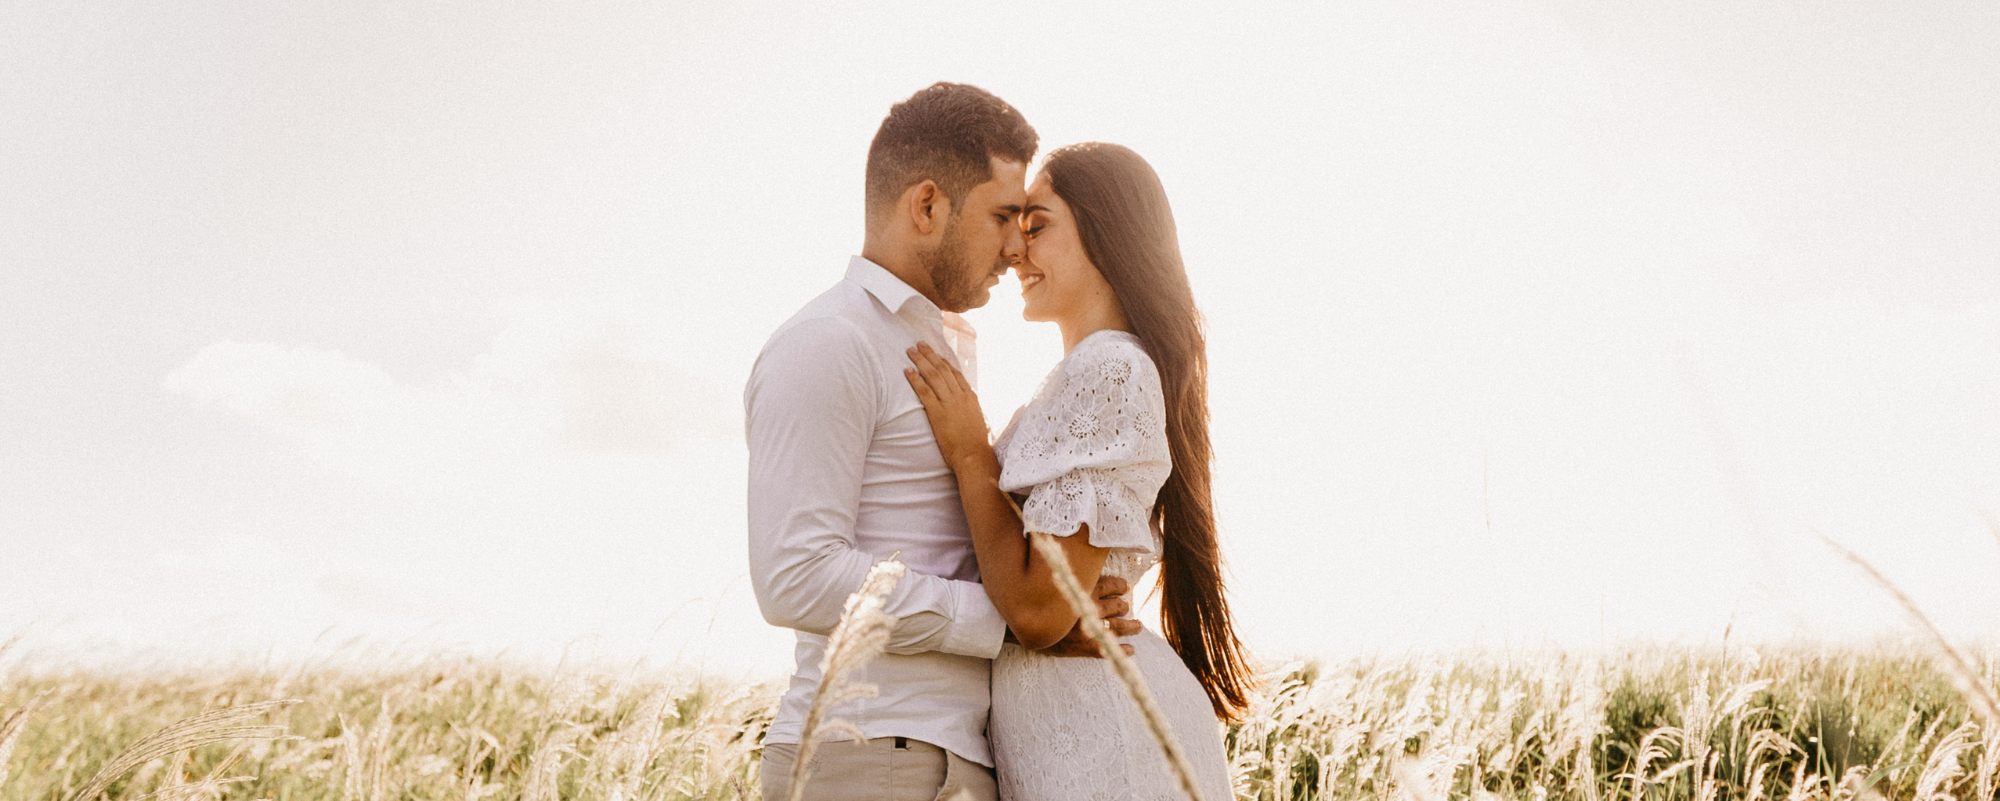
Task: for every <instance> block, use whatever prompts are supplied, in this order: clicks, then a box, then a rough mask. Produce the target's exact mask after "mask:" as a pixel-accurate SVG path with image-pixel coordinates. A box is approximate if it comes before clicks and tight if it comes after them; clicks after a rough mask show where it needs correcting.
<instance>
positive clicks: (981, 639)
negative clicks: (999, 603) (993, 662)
mask: <svg viewBox="0 0 2000 801" xmlns="http://www.w3.org/2000/svg"><path fill="white" fill-rule="evenodd" d="M949 586H950V587H951V606H952V610H951V623H950V625H947V626H945V629H944V647H942V648H939V649H938V650H940V651H943V652H945V653H948V654H958V655H960V656H976V657H979V658H981V659H992V658H994V657H997V656H999V655H1000V646H1001V645H1002V644H1004V643H1005V642H1006V640H1007V619H1006V618H1003V617H1001V616H1000V610H999V609H997V608H994V606H993V599H991V598H988V597H986V588H985V587H982V586H980V585H978V584H976V583H973V582H970V581H954V582H951V584H950V585H949Z"/></svg>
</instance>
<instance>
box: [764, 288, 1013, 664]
mask: <svg viewBox="0 0 2000 801" xmlns="http://www.w3.org/2000/svg"><path fill="white" fill-rule="evenodd" d="M879 369H880V367H879V366H878V365H876V364H875V363H874V359H873V358H872V357H871V356H870V354H869V353H868V351H867V343H866V342H864V341H863V340H862V339H861V337H860V333H859V332H858V331H856V330H854V328H853V327H852V325H851V324H849V323H847V322H846V321H844V320H841V319H838V318H821V319H813V320H804V321H801V322H799V323H797V324H796V325H794V326H793V327H792V328H791V329H789V330H787V331H785V332H783V333H781V334H779V335H778V336H777V337H776V338H774V339H773V340H772V341H771V343H770V345H768V346H766V347H765V349H764V353H763V355H762V356H760V357H758V359H757V365H756V367H755V368H753V369H752V370H751V373H750V383H749V386H748V387H746V388H745V389H744V397H743V402H744V424H745V433H746V435H747V438H748V440H749V445H750V482H749V505H750V520H749V523H750V583H751V586H752V587H753V588H754V589H755V591H756V595H757V606H758V608H759V609H760V610H762V611H763V613H764V619H765V620H766V621H768V622H769V623H770V624H771V625H774V626H783V627H785V628H790V629H797V630H799V631H804V632H809V633H813V634H821V635H824V634H827V633H829V632H831V631H832V630H833V627H834V625H835V624H836V623H838V622H839V621H840V613H841V609H842V607H843V606H844V605H845V604H846V602H847V596H849V595H850V594H852V593H853V592H854V591H855V590H857V589H859V588H860V587H861V581H862V578H863V577H864V576H866V575H867V573H868V567H869V566H870V565H872V564H874V563H875V562H876V561H878V560H879V559H880V558H882V557H884V556H887V554H881V555H876V554H870V553H866V552H864V551H861V550H859V549H857V548H856V547H855V546H854V522H855V517H856V515H857V513H858V511H859V509H860V504H861V473H862V466H863V465H864V464H865V462H866V460H867V456H868V445H869V442H870V440H871V439H872V438H873V436H874V431H875V410H876V409H877V408H878V407H879V404H880V402H881V398H880V397H879V393H880V392H881V381H880V377H879V376H878V375H877V373H878V372H879ZM883 611H884V612H886V613H888V614H889V615H890V616H891V617H894V618H895V619H896V626H895V628H894V629H893V630H892V631H891V633H890V637H889V649H888V650H889V652H890V653H899V654H910V653H919V652H923V651H942V652H945V653H952V654H961V655H965V656H978V657H985V658H992V657H994V656H996V655H998V654H999V653H1000V644H1001V639H1002V637H1003V636H1004V635H1005V633H1006V627H1007V624H1006V621H1004V620H1003V619H1001V617H1000V613H999V612H998V611H997V610H995V609H994V607H993V603H992V601H990V600H988V599H987V597H986V592H985V589H984V588H982V587H981V586H980V585H979V584H977V583H975V582H969V581H955V580H952V579H946V578H942V577H939V576H930V575H925V574H922V573H917V572H915V571H911V572H910V573H908V574H906V575H905V576H904V578H903V580H902V581H901V582H899V583H898V585H897V587H896V591H895V593H894V594H893V595H891V596H890V598H889V599H888V602H887V603H886V604H885V605H884V606H883Z"/></svg>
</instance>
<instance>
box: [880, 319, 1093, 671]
mask: <svg viewBox="0 0 2000 801" xmlns="http://www.w3.org/2000/svg"><path fill="white" fill-rule="evenodd" d="M910 360H911V361H912V362H914V363H915V365H916V367H915V368H914V369H908V370H904V371H903V372H904V377H905V378H907V379H909V382H910V387H911V388H912V389H914V390H916V393H917V399H918V400H920V401H922V402H923V404H924V413H925V414H926V415H928V416H929V417H930V421H931V430H932V432H933V433H935V434H936V437H937V443H938V450H939V452H941V453H942V454H943V455H944V457H945V463H946V464H948V465H950V466H951V469H952V472H953V473H954V474H955V475H956V476H957V477H958V495H959V500H960V503H962V504H963V505H964V507H965V521H966V523H967V525H969V526H970V527H971V529H972V547H973V552H974V554H975V555H976V556H977V557H978V559H979V575H980V581H981V583H983V584H984V585H985V587H986V595H987V597H989V598H991V599H993V605H994V607H996V608H997V609H999V610H1000V616H1001V617H1003V618H1006V620H1007V626H1008V628H1009V629H1011V630H1012V631H1013V633H1014V637H1015V639H1017V640H1019V641H1020V643H1021V645H1022V646H1023V647H1025V648H1029V649H1034V650H1039V649H1042V648H1047V647H1049V646H1050V645H1054V644H1055V643H1056V642H1057V641H1059V640H1062V639H1063V637H1064V635H1066V634H1068V633H1069V632H1070V630H1071V629H1072V628H1074V627H1075V626H1076V624H1077V616H1076V613H1075V612H1074V611H1073V610H1071V609H1070V607H1069V604H1068V602H1067V601H1065V600H1063V597H1062V595H1061V593H1060V592H1059V591H1058V590H1057V589H1056V583H1055V576H1054V574H1053V573H1052V572H1051V568H1050V567H1049V564H1048V562H1047V561H1046V560H1044V559H1042V557H1041V555H1040V554H1038V553H1035V550H1034V549H1033V548H1031V547H1029V546H1028V539H1027V537H1026V536H1024V535H1023V534H1022V530H1021V518H1020V516H1019V515H1018V514H1017V513H1016V512H1015V510H1014V505H1013V503H1012V501H1011V500H1010V499H1009V498H1008V497H1007V496H1006V494H1005V493H1003V492H1001V490H1000V461H999V459H998V458H997V457H995V456H994V454H993V446H992V445H991V444H990V443H989V442H988V435H987V429H986V417H985V414H984V413H983V412H982V411H981V410H980V408H979V397H978V395H977V394H975V393H974V392H973V391H972V387H971V386H970V385H969V384H968V383H966V381H965V377H964V376H962V375H960V374H959V372H958V370H957V369H956V368H954V367H952V366H951V364H950V363H949V362H946V361H945V360H944V359H943V357H940V356H939V355H938V354H937V353H935V352H934V351H932V350H931V349H930V347H929V346H927V345H919V346H917V347H916V348H912V349H911V350H910ZM1089 534H1090V532H1089V526H1088V525H1087V524H1086V525H1084V526H1083V527H1082V528H1081V529H1080V530H1078V531H1077V532H1076V533H1075V534H1074V535H1071V536H1067V537H1058V538H1057V540H1058V541H1059V542H1060V543H1062V546H1063V553H1064V555H1066V556H1068V557H1069V563H1070V566H1071V568H1072V569H1073V570H1074V571H1075V572H1076V577H1077V581H1078V583H1080V584H1083V585H1084V586H1091V585H1093V584H1096V583H1097V577H1098V574H1099V573H1101V572H1103V570H1104V561H1105V557H1106V555H1107V554H1108V551H1106V550H1105V549H1103V548H1099V547H1096V546H1094V545H1091V544H1090V536H1089Z"/></svg>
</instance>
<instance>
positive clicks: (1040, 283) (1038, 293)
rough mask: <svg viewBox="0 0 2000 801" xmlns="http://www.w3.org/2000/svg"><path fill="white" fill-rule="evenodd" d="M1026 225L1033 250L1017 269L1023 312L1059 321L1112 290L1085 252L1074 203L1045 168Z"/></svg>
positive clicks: (1023, 220) (1030, 201)
mask: <svg viewBox="0 0 2000 801" xmlns="http://www.w3.org/2000/svg"><path fill="white" fill-rule="evenodd" d="M1021 230H1022V233H1024V234H1025V235H1026V236H1027V238H1028V253H1027V257H1026V258H1025V259H1023V260H1022V261H1021V262H1020V263H1019V264H1016V265H1015V266H1014V272H1015V275H1016V276H1018V277H1019V278H1020V279H1021V301H1022V309H1021V317H1022V318H1024V319H1027V320H1031V321H1034V322H1053V323H1060V322H1062V321H1063V320H1065V319H1075V318H1076V317H1078V316H1079V315H1080V314H1082V313H1085V312H1086V310H1087V309H1088V308H1089V307H1090V306H1092V305H1093V304H1095V303H1098V302H1101V301H1102V300H1103V299H1109V298H1111V297H1112V296H1113V295H1112V291H1111V285H1110V284H1109V283H1106V282H1105V280H1104V276H1103V275H1102V274H1101V273H1099V272H1098V271H1097V266H1096V265H1094V264H1091V263H1090V256H1089V255H1087V254H1085V253H1084V250H1083V239H1082V237H1081V236H1079V235H1078V233H1077V229H1076V217H1075V216H1073V215H1071V214H1070V210H1069V204H1068V203H1065V202H1063V199H1062V197H1061V196H1059V195H1057V194H1056V191H1055V188H1054V187H1052V186H1050V184H1049V176H1048V175H1047V174H1046V173H1044V174H1042V175H1040V176H1037V177H1036V178H1035V184H1034V186H1031V187H1029V188H1028V205H1027V209H1026V212H1025V213H1023V214H1022V215H1021ZM1113 302H1114V303H1115V301H1113Z"/></svg>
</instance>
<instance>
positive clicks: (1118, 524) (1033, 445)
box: [1000, 344, 1173, 551]
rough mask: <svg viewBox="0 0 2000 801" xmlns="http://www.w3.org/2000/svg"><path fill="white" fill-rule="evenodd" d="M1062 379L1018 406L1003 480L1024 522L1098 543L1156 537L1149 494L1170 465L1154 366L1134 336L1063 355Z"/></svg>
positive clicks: (1148, 542) (1141, 547) (1143, 542)
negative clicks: (1022, 497)
mask: <svg viewBox="0 0 2000 801" xmlns="http://www.w3.org/2000/svg"><path fill="white" fill-rule="evenodd" d="M1059 380H1060V382H1061V383H1060V385H1058V386H1056V387H1055V388H1054V391H1053V392H1052V393H1051V394H1050V395H1049V396H1048V397H1046V398H1038V399H1037V401H1036V403H1035V404H1034V405H1033V406H1032V407H1031V408H1029V409H1027V410H1024V411H1023V412H1022V416H1023V419H1022V420H1020V421H1019V424H1020V425H1021V426H1022V428H1021V434H1020V436H1018V437H1017V438H1016V439H1017V442H1016V443H1015V444H1014V445H1013V446H1012V447H1011V449H1010V453H1009V458H1008V460H1007V462H1006V465H1005V467H1004V468H1003V469H1002V471H1001V474H1000V487H1001V489H1004V490H1006V491H1008V492H1025V493H1027V495H1028V500H1027V502H1026V503H1024V504H1022V507H1021V516H1022V520H1023V522H1024V523H1025V524H1026V526H1027V528H1029V529H1030V530H1033V531H1041V532H1045V533H1048V534H1054V535H1056V536H1070V535H1073V534H1075V533H1077V531H1079V530H1080V529H1081V528H1082V527H1083V526H1084V525H1088V526H1089V527H1090V544H1091V545H1095V546H1097V547H1099V548H1116V549H1125V550H1136V551H1145V550H1150V549H1151V548H1152V547H1153V531H1152V527H1151V518H1152V509H1153V504H1154V501H1155V500H1157V499H1158V497H1159V492H1160V487H1161V485H1163V484H1165V483H1166V479H1167V476H1168V474H1169V473H1171V472H1172V465H1173V461H1172V457H1171V456H1170V455H1169V452H1168V449H1167V444H1166V400H1165V396H1164V394H1163V393H1162V392H1161V390H1160V378H1159V373H1158V372H1157V370H1156V369H1155V367H1154V366H1153V362H1152V360H1151V359H1149V358H1147V356H1146V354H1145V352H1144V351H1143V350H1141V349H1139V348H1138V347H1137V346H1133V345H1129V344H1119V345H1099V346H1096V347H1093V348H1092V350H1090V351H1087V352H1086V351H1082V350H1081V349H1079V351H1078V352H1077V353H1075V354H1073V355H1072V358H1071V359H1070V360H1069V361H1067V362H1065V364H1064V367H1063V370H1062V372H1061V374H1060V376H1059Z"/></svg>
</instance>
